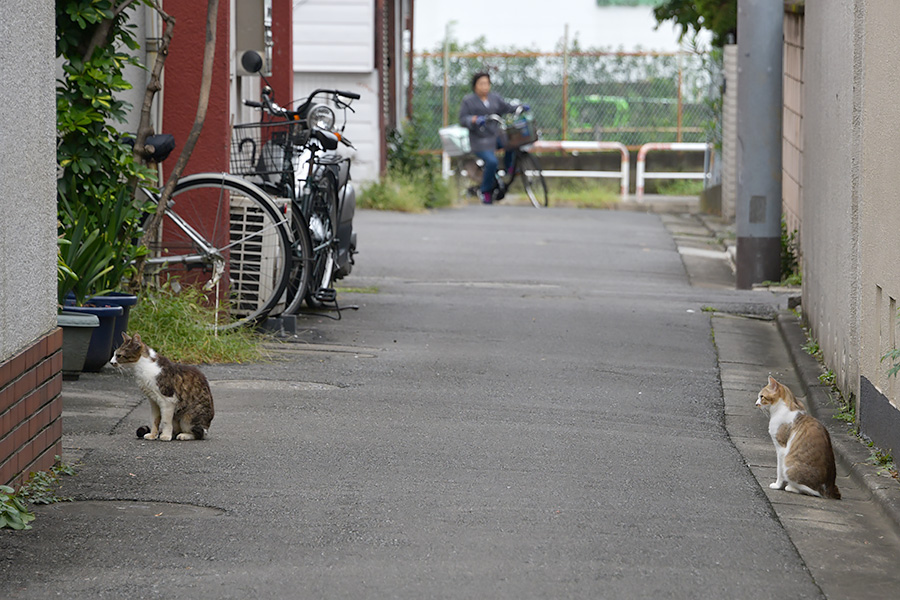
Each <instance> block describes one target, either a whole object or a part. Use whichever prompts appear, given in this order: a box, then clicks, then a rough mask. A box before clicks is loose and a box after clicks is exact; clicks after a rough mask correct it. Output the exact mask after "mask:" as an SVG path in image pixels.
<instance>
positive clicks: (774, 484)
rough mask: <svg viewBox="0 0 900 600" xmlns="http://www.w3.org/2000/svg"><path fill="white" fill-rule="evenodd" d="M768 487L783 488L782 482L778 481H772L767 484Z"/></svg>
mask: <svg viewBox="0 0 900 600" xmlns="http://www.w3.org/2000/svg"><path fill="white" fill-rule="evenodd" d="M769 487H770V488H772V489H773V490H782V489H784V484H783V483H781V482H778V481H775V482H772V483H770V484H769Z"/></svg>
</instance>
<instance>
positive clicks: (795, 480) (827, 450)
mask: <svg viewBox="0 0 900 600" xmlns="http://www.w3.org/2000/svg"><path fill="white" fill-rule="evenodd" d="M756 406H758V407H760V408H761V409H763V410H764V411H765V412H767V413H768V414H769V435H770V436H772V442H773V443H774V444H775V455H776V458H777V460H778V467H777V469H778V474H777V477H776V480H775V482H774V483H770V484H769V487H770V488H772V489H775V490H781V489H783V490H787V491H789V492H794V493H797V494H809V495H811V496H819V497H824V498H834V499H840V497H841V492H840V491H839V490H838V488H837V486H836V485H835V484H834V478H835V468H834V451H833V450H832V448H831V436H829V435H828V430H827V429H825V426H824V425H822V423H820V422H819V421H817V420H816V419H815V418H814V417H812V416H810V415H809V414H807V413H806V411H805V410H804V408H803V405H802V404H800V403H799V402H798V401H797V399H796V398H795V397H794V394H793V393H791V390H790V389H789V388H788V387H787V386H786V385H782V384H781V383H778V382H777V381H776V380H775V379H774V378H773V377H769V384H768V385H767V386H766V387H764V388H763V389H762V390H760V392H759V396H758V397H757V399H756Z"/></svg>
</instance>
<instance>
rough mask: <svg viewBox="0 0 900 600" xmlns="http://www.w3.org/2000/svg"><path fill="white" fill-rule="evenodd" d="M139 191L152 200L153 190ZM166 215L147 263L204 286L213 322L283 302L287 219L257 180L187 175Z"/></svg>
mask: <svg viewBox="0 0 900 600" xmlns="http://www.w3.org/2000/svg"><path fill="white" fill-rule="evenodd" d="M164 158H165V156H163V157H161V158H158V159H157V160H159V161H161V160H162V159H164ZM140 191H141V192H142V193H143V194H145V195H146V197H147V199H149V200H150V201H152V202H153V203H154V204H156V205H158V204H159V202H160V199H161V198H160V196H159V194H158V193H157V192H155V191H152V190H148V189H146V188H140ZM165 217H166V218H165V220H164V221H163V223H162V226H161V230H160V231H158V232H157V233H156V239H155V241H153V242H151V244H150V247H149V250H150V253H151V256H150V257H149V258H148V259H147V261H146V264H147V265H148V266H149V267H151V270H152V273H151V274H152V275H155V276H165V277H166V278H168V279H169V280H170V281H176V282H177V285H179V286H183V285H196V286H198V287H199V288H200V289H201V290H203V292H204V295H205V296H206V298H207V300H208V302H209V304H210V305H212V306H214V307H215V315H216V320H215V323H214V328H215V329H216V330H227V329H233V328H236V327H241V326H247V325H252V324H255V323H257V322H258V321H260V320H262V319H263V318H265V317H266V316H267V315H268V314H269V313H270V312H271V311H272V310H274V309H276V308H277V306H278V304H279V303H283V302H284V290H285V289H286V287H287V285H288V280H289V276H290V274H291V270H290V267H291V264H292V262H293V261H292V259H291V251H292V244H291V237H290V232H289V229H288V225H289V221H288V219H287V217H285V215H284V214H283V213H282V212H281V211H279V209H278V208H277V207H276V206H275V204H274V203H273V202H272V200H271V199H270V198H269V196H268V195H267V194H266V193H265V192H263V191H262V190H261V189H260V188H259V187H258V186H256V185H254V184H252V183H250V182H248V181H245V180H243V179H241V178H239V177H235V176H233V175H229V174H227V173H196V174H194V175H188V176H186V177H182V178H181V179H180V180H179V181H178V184H177V185H176V186H175V188H174V191H173V193H172V196H171V198H170V200H169V202H168V205H167V207H166V212H165Z"/></svg>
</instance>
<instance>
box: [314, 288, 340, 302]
mask: <svg viewBox="0 0 900 600" xmlns="http://www.w3.org/2000/svg"><path fill="white" fill-rule="evenodd" d="M316 300H318V301H319V302H334V301H335V300H337V291H335V290H333V289H331V288H322V289H320V290H319V291H318V292H316Z"/></svg>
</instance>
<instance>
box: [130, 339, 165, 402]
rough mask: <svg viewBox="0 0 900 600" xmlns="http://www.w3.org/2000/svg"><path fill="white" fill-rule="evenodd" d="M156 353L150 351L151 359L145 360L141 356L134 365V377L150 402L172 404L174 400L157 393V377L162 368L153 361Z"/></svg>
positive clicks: (145, 358) (144, 357)
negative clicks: (168, 402) (167, 402)
mask: <svg viewBox="0 0 900 600" xmlns="http://www.w3.org/2000/svg"><path fill="white" fill-rule="evenodd" d="M155 354H156V353H155V352H152V351H151V358H147V357H146V356H142V357H141V358H140V360H138V361H137V362H136V363H135V364H134V376H135V379H137V383H138V386H140V388H141V389H142V390H143V391H144V393H146V394H147V395H148V396H149V397H150V398H151V399H152V400H156V401H157V402H160V401H166V400H168V401H170V402H173V401H174V400H175V399H174V398H166V397H165V396H163V395H162V393H161V392H160V391H159V381H158V379H159V375H160V373H162V367H160V366H159V364H158V363H157V362H156V361H155V360H153V357H154V355H155Z"/></svg>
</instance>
